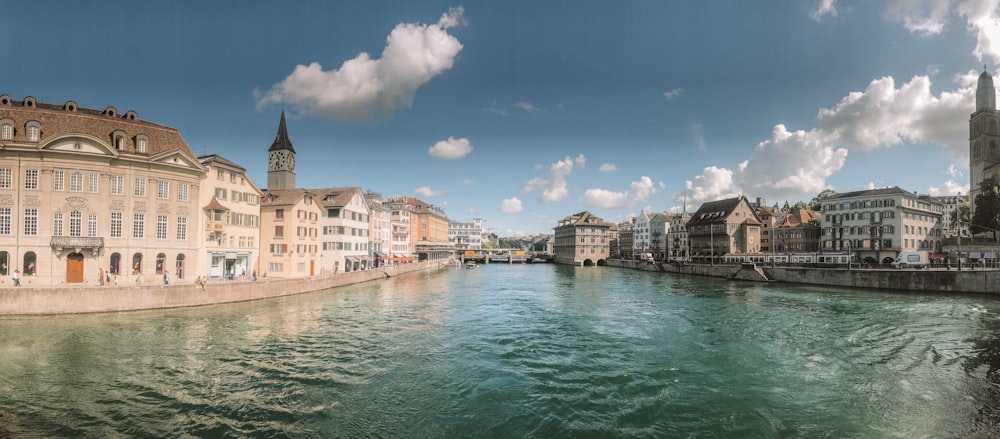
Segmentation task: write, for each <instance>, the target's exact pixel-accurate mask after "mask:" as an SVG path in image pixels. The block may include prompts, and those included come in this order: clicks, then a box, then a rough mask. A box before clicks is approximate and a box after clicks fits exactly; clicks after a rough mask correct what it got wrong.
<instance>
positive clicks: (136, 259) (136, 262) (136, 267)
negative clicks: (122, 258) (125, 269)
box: [132, 253, 142, 274]
mask: <svg viewBox="0 0 1000 439" xmlns="http://www.w3.org/2000/svg"><path fill="white" fill-rule="evenodd" d="M140 272H142V253H136V254H134V255H132V274H139V273H140Z"/></svg>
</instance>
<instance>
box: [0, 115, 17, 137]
mask: <svg viewBox="0 0 1000 439" xmlns="http://www.w3.org/2000/svg"><path fill="white" fill-rule="evenodd" d="M0 140H14V120H13V119H0Z"/></svg>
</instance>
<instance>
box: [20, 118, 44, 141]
mask: <svg viewBox="0 0 1000 439" xmlns="http://www.w3.org/2000/svg"><path fill="white" fill-rule="evenodd" d="M24 128H25V132H26V133H27V137H28V141H29V142H37V141H39V140H41V138H42V127H41V125H39V124H38V122H36V121H31V122H28V123H26V124H24Z"/></svg>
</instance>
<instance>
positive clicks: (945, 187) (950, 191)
mask: <svg viewBox="0 0 1000 439" xmlns="http://www.w3.org/2000/svg"><path fill="white" fill-rule="evenodd" d="M968 193H969V183H959V182H957V181H955V180H948V181H946V182H944V183H941V185H940V186H938V187H930V188H927V195H930V196H932V197H940V196H944V195H958V194H968Z"/></svg>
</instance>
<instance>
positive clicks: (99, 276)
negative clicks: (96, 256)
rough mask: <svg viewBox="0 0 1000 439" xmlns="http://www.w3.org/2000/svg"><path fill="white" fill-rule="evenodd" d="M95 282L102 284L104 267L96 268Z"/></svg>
mask: <svg viewBox="0 0 1000 439" xmlns="http://www.w3.org/2000/svg"><path fill="white" fill-rule="evenodd" d="M97 283H98V284H99V285H101V286H102V287H103V286H104V269H103V268H98V269H97Z"/></svg>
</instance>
